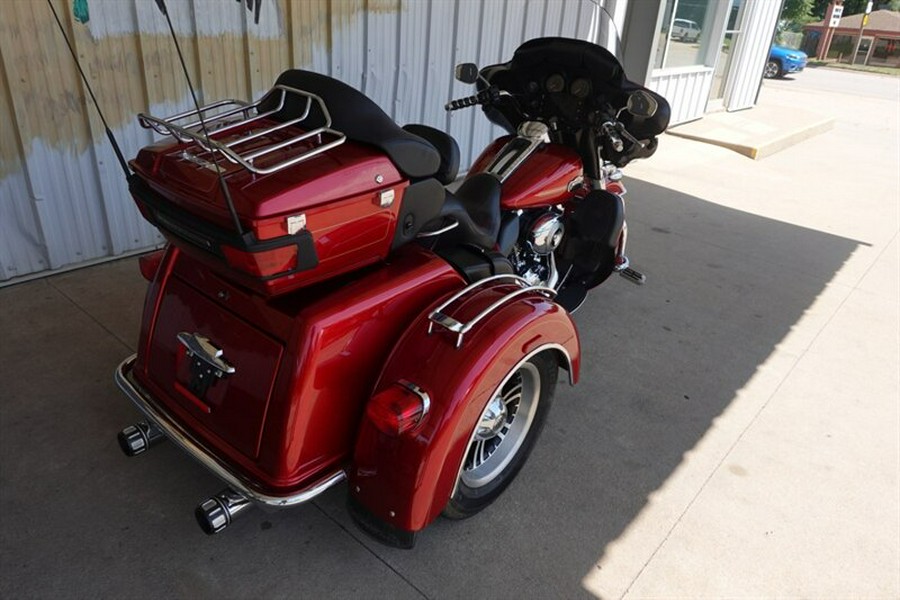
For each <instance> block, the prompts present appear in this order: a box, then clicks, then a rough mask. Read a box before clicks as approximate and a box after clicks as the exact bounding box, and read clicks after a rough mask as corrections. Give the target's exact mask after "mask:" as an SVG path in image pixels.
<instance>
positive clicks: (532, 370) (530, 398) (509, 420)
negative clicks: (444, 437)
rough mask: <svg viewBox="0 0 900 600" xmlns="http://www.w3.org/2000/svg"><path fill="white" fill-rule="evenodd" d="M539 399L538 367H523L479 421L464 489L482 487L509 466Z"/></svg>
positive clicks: (465, 468) (466, 466) (462, 477)
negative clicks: (466, 487)
mask: <svg viewBox="0 0 900 600" xmlns="http://www.w3.org/2000/svg"><path fill="white" fill-rule="evenodd" d="M540 395H541V375H540V373H539V372H538V369H537V367H535V366H534V364H532V363H530V362H525V363H522V364H521V365H520V366H519V368H518V369H517V370H516V371H515V372H514V373H513V374H512V376H511V377H510V378H509V379H508V380H507V381H506V383H505V384H504V385H503V386H502V387H501V388H500V390H499V391H498V392H497V394H496V395H495V396H494V397H493V398H491V399H490V401H489V402H488V403H487V406H486V407H485V409H484V411H483V412H482V413H481V417H479V421H478V424H477V426H476V428H475V432H474V434H473V436H472V441H471V442H470V443H469V448H468V450H467V451H466V458H465V460H464V462H463V469H462V473H461V475H460V481H461V482H462V483H463V484H464V485H466V486H468V487H469V488H480V487H483V486H485V485H487V484H489V483H491V482H492V481H493V480H494V479H495V478H496V477H497V476H498V475H499V474H500V473H502V472H503V470H504V469H505V468H506V467H507V465H509V463H510V462H511V461H512V460H513V458H514V457H515V456H516V453H517V452H518V451H519V448H520V447H521V446H522V442H524V441H525V438H526V436H527V435H528V431H529V429H530V428H531V424H532V422H533V421H534V415H535V413H536V411H537V407H538V400H539V398H540Z"/></svg>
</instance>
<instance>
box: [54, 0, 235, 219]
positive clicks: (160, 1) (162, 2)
mask: <svg viewBox="0 0 900 600" xmlns="http://www.w3.org/2000/svg"><path fill="white" fill-rule="evenodd" d="M47 1H48V2H49V1H50V0H47ZM156 6H157V7H159V11H160V12H161V13H162V14H163V16H164V17H166V23H168V24H169V33H171V34H172V42H173V43H174V44H175V50H176V52H178V60H179V61H180V62H181V70H182V71H183V72H184V79H185V80H186V81H187V85H188V89H189V90H190V92H191V98H192V99H193V101H194V108H196V109H197V118H198V119H199V120H200V131H202V132H203V137H204V138H205V139H206V146H207V148H208V149H210V154H211V156H212V159H213V164H214V165H215V166H216V175H217V176H218V178H219V189H221V190H222V196H223V197H224V198H225V203H226V204H228V211H229V212H230V213H231V219H232V221H234V226H235V228H236V229H237V232H238V235H243V234H244V230H243V228H242V227H241V220H240V219H239V218H238V214H237V211H236V210H235V209H234V202H233V201H232V199H231V192H230V191H229V190H228V185H227V184H226V183H225V176H224V175H222V168H221V167H220V166H219V159H218V157H217V156H216V152H215V151H213V150H212V143H211V142H210V141H209V130H208V129H207V128H206V121H205V120H204V119H203V111H202V110H201V109H200V103H199V102H198V101H197V93H196V92H195V91H194V85H193V84H192V83H191V76H190V75H188V70H187V65H186V64H185V63H184V55H183V54H182V53H181V45H180V44H179V43H178V36H176V35H175V28H174V27H173V26H172V19H171V18H170V17H169V11H168V9H167V8H166V0H156Z"/></svg>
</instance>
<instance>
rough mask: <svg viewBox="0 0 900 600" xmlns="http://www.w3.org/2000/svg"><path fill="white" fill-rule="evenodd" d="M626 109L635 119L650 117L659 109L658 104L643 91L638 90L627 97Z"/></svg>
mask: <svg viewBox="0 0 900 600" xmlns="http://www.w3.org/2000/svg"><path fill="white" fill-rule="evenodd" d="M626 108H627V109H628V112H630V113H631V114H633V115H634V116H636V117H652V116H653V115H655V114H656V111H657V110H658V109H659V102H657V101H656V98H654V97H653V96H652V95H651V94H650V93H648V92H646V91H645V90H638V91H636V92H632V93H631V94H629V95H628V104H627V105H626Z"/></svg>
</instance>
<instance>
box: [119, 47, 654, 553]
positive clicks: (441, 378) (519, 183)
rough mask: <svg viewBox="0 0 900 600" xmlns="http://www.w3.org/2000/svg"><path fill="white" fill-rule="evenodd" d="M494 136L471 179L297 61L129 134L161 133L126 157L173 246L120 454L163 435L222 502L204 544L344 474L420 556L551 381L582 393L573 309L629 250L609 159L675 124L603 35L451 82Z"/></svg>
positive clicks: (134, 371) (494, 491)
mask: <svg viewBox="0 0 900 600" xmlns="http://www.w3.org/2000/svg"><path fill="white" fill-rule="evenodd" d="M457 77H458V78H459V79H460V80H462V81H465V82H467V83H476V84H477V86H478V91H477V94H476V95H474V96H472V97H470V98H466V99H463V100H458V101H454V102H451V103H450V104H448V107H447V108H448V110H452V109H457V108H462V107H465V106H472V105H480V106H482V107H483V108H484V111H485V113H486V114H487V116H488V118H490V119H491V120H492V121H493V122H495V123H497V124H499V125H501V126H502V127H504V128H505V129H506V130H507V131H508V132H509V135H507V136H505V137H502V138H500V139H498V140H496V141H495V142H494V143H492V144H491V145H490V146H488V148H486V149H485V150H484V152H483V153H482V154H481V156H480V157H479V158H478V160H477V161H476V162H475V164H474V165H473V166H472V168H471V169H470V170H469V172H468V174H467V175H466V177H465V179H464V180H463V181H462V183H461V185H459V187H458V188H456V189H455V190H454V191H452V192H451V191H448V190H447V189H446V187H445V186H446V185H447V184H450V183H452V182H454V180H455V179H456V175H457V170H458V166H459V150H458V147H457V145H456V142H455V141H454V140H453V139H452V138H451V137H450V136H448V135H447V134H445V133H443V132H440V131H438V130H436V129H433V128H430V127H426V126H423V125H408V126H406V127H404V128H400V127H399V126H397V125H396V124H395V123H394V122H393V121H392V120H391V119H390V118H389V117H388V116H387V115H386V114H385V113H384V112H382V111H381V109H379V108H378V106H376V105H375V104H374V103H373V102H372V101H371V100H369V99H368V98H366V97H365V96H364V95H362V94H361V93H359V92H358V91H356V90H354V89H352V88H350V87H348V86H347V85H344V84H343V83H340V82H339V81H336V80H334V79H331V78H329V77H326V76H323V75H319V74H316V73H311V72H306V71H300V70H291V71H287V72H285V73H283V74H282V75H281V76H280V77H279V78H278V81H277V82H276V85H275V87H274V88H273V89H272V90H271V91H270V92H269V93H268V94H267V95H265V96H264V97H263V98H262V99H261V100H260V101H258V102H256V103H254V104H246V103H242V102H236V101H224V102H220V103H216V104H212V105H208V106H205V107H202V108H200V109H198V110H197V111H192V112H188V113H182V114H179V115H175V116H174V117H168V118H164V119H163V118H156V117H152V116H148V115H141V117H140V120H141V122H142V123H143V124H144V125H146V126H148V127H151V128H153V129H155V130H156V131H158V132H160V133H163V134H166V135H167V136H171V137H173V138H174V140H171V139H169V140H168V141H165V142H161V143H158V144H155V145H152V146H149V147H146V148H144V149H143V150H141V151H140V153H139V154H138V156H137V158H136V159H135V160H134V161H132V162H131V163H130V166H131V169H132V170H133V174H132V175H130V176H129V185H130V190H131V193H132V195H133V196H134V199H135V201H136V202H137V204H138V206H139V207H140V210H141V211H142V213H143V215H144V216H145V217H146V218H147V219H148V220H149V221H150V222H152V223H153V224H154V225H156V226H157V227H158V228H159V229H160V230H161V231H162V232H163V233H164V234H165V235H166V238H167V239H168V242H169V243H168V245H167V247H166V248H165V249H164V250H161V251H159V252H157V253H154V254H150V255H147V256H145V257H143V258H142V259H141V262H140V266H141V270H142V272H143V274H144V275H145V277H146V278H147V279H148V280H149V281H150V287H149V291H148V293H147V299H146V303H145V306H144V314H143V324H142V328H141V335H140V343H139V347H138V352H137V354H136V355H135V356H132V357H130V358H128V359H126V360H125V361H124V362H123V363H122V364H121V365H120V367H119V369H118V371H117V373H116V381H117V382H118V384H119V386H120V387H121V389H122V390H123V391H124V392H125V393H126V395H127V396H128V397H129V398H130V399H131V400H132V401H133V402H134V403H135V404H136V405H137V407H138V408H139V409H140V410H141V411H142V412H143V413H144V414H145V415H146V420H145V421H142V422H140V423H137V424H135V425H133V426H130V427H127V428H125V429H124V430H123V431H122V432H121V433H120V434H119V441H120V443H121V446H122V448H123V450H124V451H125V452H126V453H127V454H129V455H136V454H140V453H142V452H144V451H145V450H147V449H148V448H150V447H151V446H153V445H154V444H155V443H156V442H158V441H161V440H164V439H170V440H172V441H174V442H175V443H177V444H178V445H180V446H181V447H182V448H183V449H184V450H185V451H187V452H188V453H189V454H190V455H192V456H193V457H194V458H196V459H198V460H199V461H200V462H201V463H203V464H204V465H205V466H206V467H208V468H209V469H210V470H211V471H212V472H213V473H215V474H216V475H217V476H218V477H219V478H221V479H222V480H223V481H224V482H225V485H226V486H227V487H226V488H225V489H224V490H223V491H222V492H219V493H217V494H215V495H213V496H211V497H210V498H209V499H207V500H205V501H203V502H202V503H200V505H199V506H198V507H197V509H196V515H197V518H198V521H199V523H200V525H201V526H202V527H203V529H204V530H205V531H206V532H207V533H216V532H218V531H221V530H222V529H224V528H225V527H226V526H227V525H228V524H230V523H231V522H232V521H233V520H234V519H235V518H236V517H237V516H238V515H239V514H241V513H243V512H245V511H246V510H247V509H248V508H249V507H251V506H252V505H254V504H258V505H263V506H268V507H287V506H292V505H295V504H299V503H302V502H305V501H307V500H310V499H312V498H314V497H315V496H316V495H318V494H320V493H321V492H323V491H325V490H327V489H328V488H330V487H332V486H334V485H335V484H337V483H339V482H341V481H342V480H344V479H346V480H348V485H349V490H348V494H349V509H350V512H351V514H352V516H353V517H354V519H355V520H356V522H357V523H358V524H359V525H360V527H362V529H364V530H365V531H366V532H368V533H370V534H371V535H373V536H374V537H375V538H377V539H379V540H381V541H383V542H385V543H389V544H392V545H396V546H401V547H410V546H412V544H413V542H414V539H415V534H416V533H417V532H418V531H420V530H421V529H423V528H424V527H425V526H426V525H428V524H429V523H430V522H432V521H433V520H434V519H435V518H437V517H438V516H439V515H441V514H444V515H447V516H449V517H452V518H462V517H467V516H470V515H472V514H474V513H476V512H478V511H480V510H481V509H483V508H484V507H486V506H487V505H488V504H490V503H491V502H492V501H493V500H494V499H495V498H497V497H498V495H499V494H500V493H501V492H502V491H503V490H504V489H505V488H506V486H507V485H508V484H509V483H510V481H511V480H512V479H513V477H515V475H516V473H517V472H518V471H519V469H520V468H521V467H522V465H523V463H524V462H525V460H526V458H527V456H528V454H529V452H530V451H531V449H532V447H533V446H534V443H535V441H536V439H537V437H538V434H539V433H540V431H541V427H542V426H543V423H544V420H545V418H546V415H547V410H548V408H549V406H550V403H551V400H552V398H553V393H554V388H555V386H556V383H557V373H558V370H559V369H560V368H561V369H563V370H564V371H566V374H567V376H568V379H569V381H570V382H571V383H573V384H574V383H575V382H576V381H577V380H578V369H579V360H580V348H579V342H578V332H577V330H576V328H575V325H574V324H573V322H572V320H571V318H570V316H569V314H570V312H572V311H574V310H575V309H576V308H577V307H578V306H579V305H580V304H581V302H582V301H583V300H584V298H585V296H586V294H587V291H588V290H589V289H591V288H592V287H594V286H596V285H598V284H599V283H601V282H602V281H604V280H605V279H606V278H607V277H609V276H610V275H611V274H612V273H614V272H617V271H618V272H621V273H622V274H624V275H626V276H627V277H629V278H631V279H632V280H634V281H637V282H640V281H642V279H643V277H642V276H641V275H640V274H639V273H637V272H636V271H633V270H631V269H630V268H629V267H628V261H627V259H626V258H625V254H624V250H625V220H624V204H623V200H622V194H623V193H624V188H623V187H622V186H621V184H620V183H618V179H619V177H620V172H619V167H621V166H623V165H624V164H626V163H627V162H628V161H630V160H631V159H633V158H636V157H646V156H649V155H650V154H652V152H653V151H654V150H655V147H656V136H658V135H659V134H660V133H661V132H662V131H663V130H664V129H665V127H666V125H667V123H668V115H669V109H668V105H667V104H666V102H665V100H664V99H662V98H661V97H660V96H658V95H656V94H654V93H652V92H650V91H648V90H646V89H644V88H642V87H641V86H638V85H636V84H633V83H631V82H629V81H628V80H627V79H625V77H624V74H623V71H622V67H621V66H620V64H619V63H618V61H617V60H616V59H615V57H614V56H613V55H612V54H610V53H609V52H607V51H606V50H605V49H603V48H601V47H600V46H596V45H594V44H591V43H588V42H583V41H577V40H571V39H563V38H548V39H538V40H532V41H530V42H527V43H525V44H524V45H522V46H521V47H520V48H519V49H518V50H517V51H516V52H515V55H514V56H513V58H512V60H511V61H510V62H508V63H505V64H499V65H494V66H490V67H486V68H484V69H482V70H481V71H479V70H478V68H477V67H476V66H475V65H472V64H465V65H460V66H459V67H457Z"/></svg>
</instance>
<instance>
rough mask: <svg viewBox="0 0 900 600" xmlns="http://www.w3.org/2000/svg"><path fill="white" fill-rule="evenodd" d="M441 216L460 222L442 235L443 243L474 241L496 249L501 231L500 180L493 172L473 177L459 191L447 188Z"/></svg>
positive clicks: (483, 246)
mask: <svg viewBox="0 0 900 600" xmlns="http://www.w3.org/2000/svg"><path fill="white" fill-rule="evenodd" d="M441 216H442V217H445V218H451V219H453V220H455V221H456V222H457V223H458V225H457V226H456V227H455V228H454V229H451V230H450V231H448V232H447V233H445V234H444V235H442V236H441V239H440V246H442V247H447V246H450V245H454V244H472V245H475V246H478V247H480V248H484V249H485V250H491V249H493V248H494V246H495V245H496V243H497V234H498V233H499V232H500V181H499V180H498V179H497V178H496V177H495V176H494V175H491V174H489V173H479V174H477V175H473V176H472V177H469V178H468V179H466V180H465V181H464V182H463V183H462V185H461V186H459V189H457V190H456V192H450V191H447V195H446V198H445V199H444V206H443V207H442V208H441Z"/></svg>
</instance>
